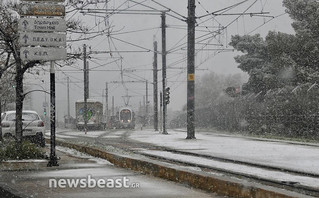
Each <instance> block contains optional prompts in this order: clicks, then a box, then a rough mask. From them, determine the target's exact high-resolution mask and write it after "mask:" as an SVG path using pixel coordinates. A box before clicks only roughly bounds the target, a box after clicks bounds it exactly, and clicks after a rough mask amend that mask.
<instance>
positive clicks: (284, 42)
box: [196, 0, 319, 138]
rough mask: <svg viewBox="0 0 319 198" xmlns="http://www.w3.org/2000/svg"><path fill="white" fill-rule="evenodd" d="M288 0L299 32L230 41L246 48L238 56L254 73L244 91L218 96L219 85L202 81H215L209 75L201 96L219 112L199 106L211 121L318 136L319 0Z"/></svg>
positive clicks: (265, 131) (228, 126) (200, 100)
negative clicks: (216, 89) (210, 84)
mask: <svg viewBox="0 0 319 198" xmlns="http://www.w3.org/2000/svg"><path fill="white" fill-rule="evenodd" d="M283 5H284V6H285V7H286V8H287V9H286V12H287V13H288V14H289V15H290V17H291V18H292V19H293V20H294V22H293V24H292V26H293V28H294V30H295V34H287V33H282V32H274V31H270V32H269V33H268V35H267V36H266V37H265V38H263V37H261V36H260V35H259V34H256V35H235V36H232V39H231V42H230V45H231V46H233V47H234V49H235V50H237V51H239V52H241V54H240V55H238V56H236V57H235V61H236V62H237V63H238V64H239V65H238V68H240V69H241V70H242V71H244V72H246V73H247V74H248V75H249V78H248V81H247V82H246V83H244V84H243V86H242V95H241V96H240V97H234V98H232V99H229V98H227V97H223V98H222V99H221V100H214V99H213V98H216V97H214V93H215V89H213V88H212V87H210V86H208V87H206V88H205V87H203V86H201V83H204V82H205V83H206V82H210V81H212V80H211V79H210V78H206V77H205V76H204V77H203V78H202V80H201V82H200V83H199V85H197V88H198V89H200V90H198V91H197V94H198V95H196V97H197V102H198V103H200V104H203V101H205V99H204V98H206V100H207V101H206V102H207V103H208V104H209V107H208V108H206V109H209V108H210V112H215V114H214V115H215V116H213V117H212V116H211V115H212V114H209V115H207V112H201V111H203V110H198V109H197V110H196V112H197V114H198V115H196V117H200V118H204V117H210V119H209V120H207V122H209V123H211V124H212V126H214V127H218V128H222V129H227V130H244V131H249V132H251V133H257V134H268V133H270V134H272V135H283V136H290V137H307V138H314V137H317V136H318V132H317V129H318V127H319V122H318V120H319V106H318V99H319V98H318V95H319V67H318V66H319V56H318V54H319V51H318V50H319V49H318V46H319V45H318V44H319V12H318V10H319V2H317V1H315V0H284V1H283ZM215 79H216V78H215ZM221 84H222V83H221ZM226 87H227V86H225V88H226Z"/></svg>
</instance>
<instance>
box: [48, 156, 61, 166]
mask: <svg viewBox="0 0 319 198" xmlns="http://www.w3.org/2000/svg"><path fill="white" fill-rule="evenodd" d="M52 166H59V163H58V159H57V158H56V157H55V158H53V159H50V161H49V162H48V164H47V167H52Z"/></svg>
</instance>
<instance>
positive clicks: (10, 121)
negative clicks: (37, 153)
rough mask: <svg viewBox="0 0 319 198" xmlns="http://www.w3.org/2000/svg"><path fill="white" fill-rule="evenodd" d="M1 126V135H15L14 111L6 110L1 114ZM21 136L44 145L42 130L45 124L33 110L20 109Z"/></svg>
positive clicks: (43, 130)
mask: <svg viewBox="0 0 319 198" xmlns="http://www.w3.org/2000/svg"><path fill="white" fill-rule="evenodd" d="M1 120H2V122H1V126H2V136H3V137H10V136H13V137H16V134H15V133H16V132H15V123H16V122H15V120H16V112H15V111H6V112H4V113H2V114H1ZM22 123H23V125H22V137H23V138H25V139H29V140H30V141H31V142H34V143H36V144H39V145H40V146H42V147H44V146H45V139H44V132H45V126H44V122H43V121H42V120H41V118H40V116H39V115H38V113H37V112H35V111H22Z"/></svg>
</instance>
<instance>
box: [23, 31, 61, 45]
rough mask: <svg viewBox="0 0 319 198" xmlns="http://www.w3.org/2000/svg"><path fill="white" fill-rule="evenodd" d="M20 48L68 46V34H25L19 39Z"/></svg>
mask: <svg viewBox="0 0 319 198" xmlns="http://www.w3.org/2000/svg"><path fill="white" fill-rule="evenodd" d="M19 44H20V46H30V45H33V46H37V45H40V46H52V47H59V46H63V47H65V46H66V34H58V33H35V32H24V33H20V37H19Z"/></svg>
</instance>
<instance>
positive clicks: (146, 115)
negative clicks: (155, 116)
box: [145, 81, 148, 125]
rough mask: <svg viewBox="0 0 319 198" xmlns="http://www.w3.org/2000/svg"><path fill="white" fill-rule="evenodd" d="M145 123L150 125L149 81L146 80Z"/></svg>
mask: <svg viewBox="0 0 319 198" xmlns="http://www.w3.org/2000/svg"><path fill="white" fill-rule="evenodd" d="M145 94H146V96H145V98H146V101H145V123H146V124H147V125H148V81H146V93H145Z"/></svg>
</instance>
